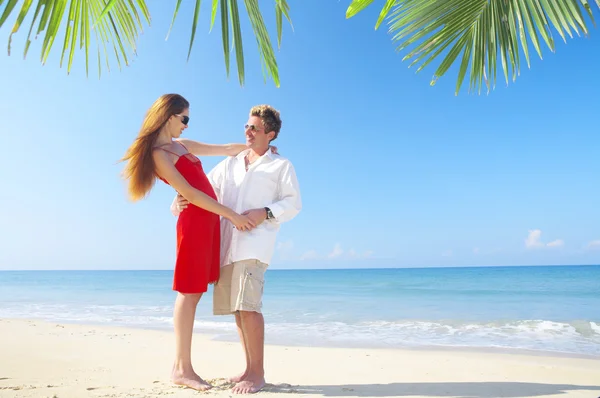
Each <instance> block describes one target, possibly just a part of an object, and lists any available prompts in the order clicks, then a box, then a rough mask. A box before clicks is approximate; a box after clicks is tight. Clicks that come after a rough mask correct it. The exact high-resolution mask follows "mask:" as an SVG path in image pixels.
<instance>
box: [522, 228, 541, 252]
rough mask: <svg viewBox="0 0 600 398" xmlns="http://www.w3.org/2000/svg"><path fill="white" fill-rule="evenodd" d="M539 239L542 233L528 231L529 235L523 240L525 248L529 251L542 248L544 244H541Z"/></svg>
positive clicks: (538, 230) (535, 230)
mask: <svg viewBox="0 0 600 398" xmlns="http://www.w3.org/2000/svg"><path fill="white" fill-rule="evenodd" d="M541 238H542V231H541V230H540V229H534V230H530V231H529V235H527V239H525V247H527V248H530V249H531V248H535V247H542V246H544V244H543V243H542V242H541Z"/></svg>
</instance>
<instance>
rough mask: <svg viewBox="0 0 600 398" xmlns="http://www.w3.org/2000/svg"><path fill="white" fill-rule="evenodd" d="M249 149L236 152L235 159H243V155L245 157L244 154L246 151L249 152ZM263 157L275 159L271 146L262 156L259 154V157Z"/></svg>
mask: <svg viewBox="0 0 600 398" xmlns="http://www.w3.org/2000/svg"><path fill="white" fill-rule="evenodd" d="M250 151H251V150H250V149H244V150H243V151H242V152H240V153H238V154H237V156H236V159H239V160H243V159H244V157H245V156H246V155H247V154H248V153H250ZM264 157H267V158H269V159H270V160H273V159H275V154H274V153H273V152H272V151H271V148H270V147H269V149H267V152H265V154H264V155H262V156H261V157H260V158H259V159H261V158H264Z"/></svg>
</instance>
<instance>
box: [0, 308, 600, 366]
mask: <svg viewBox="0 0 600 398" xmlns="http://www.w3.org/2000/svg"><path fill="white" fill-rule="evenodd" d="M0 317H3V318H37V319H43V320H48V321H56V322H61V321H62V322H73V323H83V324H110V325H118V326H129V327H141V328H153V329H154V328H156V329H171V328H172V325H173V318H172V307H171V306H167V305H165V306H137V305H131V306H127V305H112V306H111V305H88V306H73V305H66V304H40V303H37V304H23V305H21V306H13V307H8V308H2V309H0ZM305 320H306V318H302V321H301V322H289V321H287V322H286V321H278V322H269V319H268V316H267V326H266V337H267V342H268V343H271V344H292V345H306V346H311V345H318V346H337V347H386V348H407V347H470V348H504V349H526V350H538V351H547V352H560V353H569V354H584V355H593V356H600V322H597V320H573V321H569V322H558V321H551V320H543V319H536V320H509V319H508V320H495V321H493V322H470V321H464V320H453V319H448V320H398V321H394V322H390V321H374V322H373V321H371V322H366V321H365V322H355V323H351V322H341V321H338V322H336V321H323V320H319V318H318V317H315V318H314V320H315V321H314V322H306V321H305ZM195 329H196V331H198V332H201V333H207V334H210V335H212V336H214V337H215V338H217V339H222V340H235V339H237V333H236V329H235V324H234V323H233V321H232V319H231V317H222V318H220V317H212V316H209V315H205V316H202V315H200V316H198V317H197V320H196V322H195Z"/></svg>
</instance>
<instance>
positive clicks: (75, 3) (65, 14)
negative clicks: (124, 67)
mask: <svg viewBox="0 0 600 398" xmlns="http://www.w3.org/2000/svg"><path fill="white" fill-rule="evenodd" d="M18 2H19V1H18V0H10V1H8V3H6V4H5V5H4V1H2V0H0V28H1V27H2V25H3V24H4V23H6V21H7V20H8V18H9V17H10V15H11V14H12V13H13V12H14V11H15V10H16V9H17V8H16V7H15V6H16V5H17V3H18ZM34 5H35V7H33V6H34ZM32 11H33V16H32V19H31V25H30V27H29V32H28V34H27V38H26V41H25V49H24V52H23V56H24V57H26V56H27V53H28V51H29V48H30V45H31V34H32V33H33V31H34V28H35V30H36V33H35V36H36V37H37V36H38V35H40V34H43V39H42V45H41V54H40V59H41V61H42V64H45V63H46V62H47V60H48V57H49V55H50V52H51V50H52V48H53V46H54V44H55V41H56V39H57V38H59V37H60V36H62V40H61V41H62V50H61V52H60V66H61V67H62V66H63V64H65V63H66V69H67V73H70V71H71V68H72V66H73V61H74V59H75V53H76V50H77V48H79V49H80V50H81V49H84V54H85V64H86V75H87V74H88V73H89V47H90V46H91V45H93V39H92V37H91V35H90V29H92V30H94V31H95V33H96V35H95V37H94V39H95V40H96V44H97V45H98V54H99V57H101V55H100V54H101V52H100V45H102V46H103V47H104V48H105V51H104V57H105V58H106V62H107V66H108V65H109V60H108V59H109V57H108V51H107V50H106V46H107V45H108V46H109V47H110V46H112V48H113V50H114V53H115V58H116V60H117V62H118V63H119V65H121V61H124V63H125V64H128V63H129V58H130V56H131V55H135V51H136V47H137V44H136V43H137V39H138V36H139V33H140V32H142V29H143V26H142V25H143V24H142V18H140V15H142V16H143V19H144V20H145V22H146V23H150V14H149V12H148V8H147V7H146V4H145V0H24V1H23V5H22V6H21V8H20V11H19V14H18V15H17V18H16V21H15V23H14V25H13V28H12V30H11V33H10V36H9V40H8V53H9V55H10V50H11V44H12V41H13V35H15V34H16V33H18V31H19V29H20V27H21V25H22V23H23V21H24V19H25V18H26V17H27V16H28V15H29V14H30V12H32ZM90 24H91V26H92V28H90ZM59 40H60V39H59ZM78 41H79V43H78ZM100 65H101V62H100V58H99V60H98V66H99V67H98V73H99V74H100V73H101V69H100Z"/></svg>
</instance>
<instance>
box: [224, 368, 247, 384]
mask: <svg viewBox="0 0 600 398" xmlns="http://www.w3.org/2000/svg"><path fill="white" fill-rule="evenodd" d="M247 375H248V371H245V372H244V373H240V374H239V375H237V376H234V377H230V378H228V379H227V381H229V382H231V383H239V382H240V381H243V380H244V379H245V378H246V376H247Z"/></svg>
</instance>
